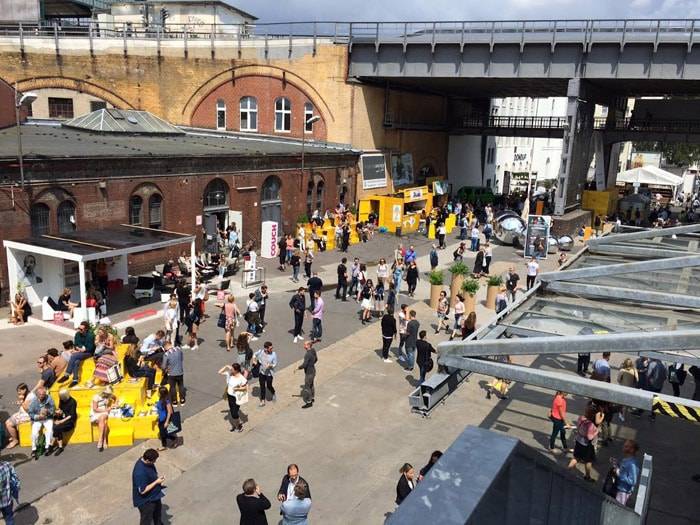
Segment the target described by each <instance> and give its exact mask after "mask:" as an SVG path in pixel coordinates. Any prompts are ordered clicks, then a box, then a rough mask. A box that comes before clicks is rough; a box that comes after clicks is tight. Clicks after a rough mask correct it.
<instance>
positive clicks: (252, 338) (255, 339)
mask: <svg viewBox="0 0 700 525" xmlns="http://www.w3.org/2000/svg"><path fill="white" fill-rule="evenodd" d="M258 339H260V338H259V337H255V336H253V337H251V338H250V340H251V341H257V340H258Z"/></svg>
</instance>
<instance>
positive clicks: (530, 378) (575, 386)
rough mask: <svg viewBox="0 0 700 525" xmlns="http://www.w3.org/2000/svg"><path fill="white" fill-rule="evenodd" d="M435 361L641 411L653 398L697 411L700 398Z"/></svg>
mask: <svg viewBox="0 0 700 525" xmlns="http://www.w3.org/2000/svg"><path fill="white" fill-rule="evenodd" d="M438 362H439V363H440V364H442V365H445V366H449V367H452V368H459V369H461V370H469V371H471V372H475V373H477V374H483V375H486V376H493V377H500V378H503V379H509V380H511V381H517V382H519V383H525V384H528V385H533V386H538V387H541V388H547V389H549V390H561V391H562V392H568V393H570V394H575V395H580V396H585V397H588V398H592V399H600V400H603V401H609V402H610V403H615V404H618V405H625V406H628V407H632V408H638V409H641V410H649V411H650V410H652V404H653V402H654V399H655V398H656V399H661V400H663V401H666V402H669V403H673V404H677V403H678V402H679V401H682V404H683V405H684V406H687V407H689V408H692V409H693V410H695V411H700V401H692V400H689V399H682V400H681V399H680V398H677V397H674V396H667V395H663V394H656V393H654V392H647V391H646V390H640V389H637V388H630V387H625V386H620V385H617V384H615V383H606V382H605V381H595V380H593V379H587V378H584V377H580V376H577V375H573V374H562V373H560V372H552V371H550V370H541V369H537V368H528V367H525V366H519V365H512V364H507V363H498V362H496V361H491V360H486V359H470V358H468V357H459V356H455V355H444V356H441V357H440V358H439V359H438Z"/></svg>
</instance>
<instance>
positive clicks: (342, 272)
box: [335, 257, 348, 301]
mask: <svg viewBox="0 0 700 525" xmlns="http://www.w3.org/2000/svg"><path fill="white" fill-rule="evenodd" d="M347 262H348V260H347V258H346V257H343V258H342V259H341V260H340V264H339V265H338V269H337V272H338V286H336V288H335V298H336V299H342V300H343V301H347V300H348V297H347V296H348V267H347V266H346V263H347ZM341 289H342V290H343V296H342V297H341V296H340V290H341Z"/></svg>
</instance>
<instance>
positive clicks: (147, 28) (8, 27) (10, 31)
mask: <svg viewBox="0 0 700 525" xmlns="http://www.w3.org/2000/svg"><path fill="white" fill-rule="evenodd" d="M696 22H700V20H695V19H628V20H624V19H600V20H586V19H577V20H498V21H487V20H472V21H444V22H434V21H425V22H402V21H399V22H342V21H327V22H272V23H254V24H174V23H166V24H164V25H160V24H155V23H150V24H148V25H146V24H144V23H134V24H126V23H114V22H101V21H94V20H90V21H87V22H78V23H70V24H69V23H67V22H66V21H60V22H59V21H54V22H48V23H22V24H18V23H14V24H2V25H0V36H18V35H20V33H23V35H24V36H25V37H26V38H32V37H47V38H49V37H51V38H53V36H54V31H55V28H56V29H57V32H58V35H59V36H60V37H68V36H70V37H84V38H88V28H93V30H94V36H95V37H96V38H123V37H124V36H125V35H126V37H127V38H131V39H138V38H156V37H157V35H158V34H161V35H162V37H163V38H177V37H182V35H185V34H186V35H187V38H198V37H200V38H210V37H212V36H213V37H214V38H215V39H226V38H227V37H228V35H238V34H239V33H241V34H243V35H245V36H246V38H265V39H282V38H290V37H292V38H331V39H334V40H335V41H339V40H342V41H352V40H354V39H360V40H362V41H365V40H372V41H383V40H391V39H400V40H401V41H402V42H403V41H406V42H407V43H410V42H411V40H412V39H413V40H416V39H417V40H420V38H421V37H424V38H426V39H427V42H433V41H434V40H435V36H436V35H438V36H439V35H442V36H454V37H455V38H457V37H459V39H458V40H457V41H458V42H465V43H468V42H469V41H470V39H472V40H473V39H475V38H476V39H478V38H479V37H486V36H489V35H501V36H508V37H517V38H525V37H527V36H533V37H537V38H543V35H547V34H551V35H553V38H552V40H553V41H556V39H557V38H558V37H559V36H562V37H565V38H566V39H567V41H569V38H573V37H576V41H580V42H581V43H587V42H590V41H591V40H604V41H606V38H608V37H609V38H610V40H611V41H613V42H619V43H621V44H624V43H625V41H627V40H629V39H630V38H633V37H635V36H637V37H648V39H649V40H650V41H651V42H653V43H658V39H659V37H660V36H671V37H673V42H674V43H686V42H687V43H692V38H693V34H694V30H695V25H696ZM196 35H198V36H196ZM576 35H579V36H580V37H581V38H579V37H578V36H576ZM679 37H681V38H679ZM236 38H237V37H236ZM542 41H546V40H542Z"/></svg>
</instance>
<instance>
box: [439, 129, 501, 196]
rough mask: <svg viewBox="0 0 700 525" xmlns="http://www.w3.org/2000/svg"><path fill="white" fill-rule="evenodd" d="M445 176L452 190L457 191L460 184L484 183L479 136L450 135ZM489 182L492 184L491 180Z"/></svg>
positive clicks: (482, 184) (483, 184)
mask: <svg viewBox="0 0 700 525" xmlns="http://www.w3.org/2000/svg"><path fill="white" fill-rule="evenodd" d="M447 178H448V180H449V181H450V183H451V184H452V189H453V191H458V190H459V188H461V187H462V186H485V185H486V179H485V178H484V180H482V178H481V137H479V136H470V135H453V136H450V138H449V149H448V153H447ZM491 182H492V184H493V181H491ZM492 187H493V186H492Z"/></svg>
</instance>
